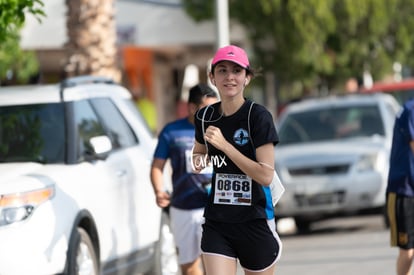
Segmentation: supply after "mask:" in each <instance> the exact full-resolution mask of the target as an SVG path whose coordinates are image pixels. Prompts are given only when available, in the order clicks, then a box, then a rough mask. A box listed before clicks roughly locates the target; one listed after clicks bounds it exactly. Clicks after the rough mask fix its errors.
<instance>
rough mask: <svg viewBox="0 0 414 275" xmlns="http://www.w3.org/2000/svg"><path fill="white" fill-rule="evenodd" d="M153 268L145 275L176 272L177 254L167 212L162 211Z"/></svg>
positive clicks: (173, 273)
mask: <svg viewBox="0 0 414 275" xmlns="http://www.w3.org/2000/svg"><path fill="white" fill-rule="evenodd" d="M155 252H156V256H155V261H154V265H153V268H152V270H151V271H150V272H148V273H145V275H160V274H161V275H175V274H177V272H178V262H177V254H176V250H175V244H174V238H173V235H172V233H171V228H170V219H169V215H168V213H167V211H162V216H161V228H160V238H159V241H158V243H157V247H156V249H155Z"/></svg>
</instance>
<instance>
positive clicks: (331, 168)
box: [288, 164, 349, 176]
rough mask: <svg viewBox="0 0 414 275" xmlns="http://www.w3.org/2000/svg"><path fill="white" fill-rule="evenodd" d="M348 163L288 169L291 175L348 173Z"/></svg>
mask: <svg viewBox="0 0 414 275" xmlns="http://www.w3.org/2000/svg"><path fill="white" fill-rule="evenodd" d="M348 170H349V165H348V164H338V165H325V166H317V167H302V168H290V169H288V171H289V174H290V175H291V176H306V175H335V174H346V173H348Z"/></svg>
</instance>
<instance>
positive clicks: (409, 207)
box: [387, 99, 414, 275]
mask: <svg viewBox="0 0 414 275" xmlns="http://www.w3.org/2000/svg"><path fill="white" fill-rule="evenodd" d="M387 213H388V219H389V222H390V235H391V239H390V240H391V246H393V247H399V254H398V258H397V275H408V274H411V273H412V262H413V260H414V99H411V100H408V101H407V102H406V103H405V104H404V106H403V109H402V111H401V112H400V113H399V115H398V116H397V118H396V120H395V125H394V135H393V141H392V148H391V157H390V170H389V174H388V187H387Z"/></svg>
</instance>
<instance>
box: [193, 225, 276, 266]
mask: <svg viewBox="0 0 414 275" xmlns="http://www.w3.org/2000/svg"><path fill="white" fill-rule="evenodd" d="M201 250H202V253H203V254H214V255H223V256H225V257H230V258H235V259H237V258H238V259H239V262H240V265H241V266H242V267H243V268H245V269H247V270H249V271H257V272H259V271H262V270H265V269H267V268H269V267H271V266H272V265H273V264H274V263H275V262H277V261H278V260H279V258H280V254H281V250H282V243H281V241H280V238H279V235H278V234H277V233H276V224H275V220H274V219H272V220H265V219H257V220H252V221H248V222H243V223H223V222H216V221H211V220H207V219H206V221H205V223H204V224H203V234H202V238H201Z"/></svg>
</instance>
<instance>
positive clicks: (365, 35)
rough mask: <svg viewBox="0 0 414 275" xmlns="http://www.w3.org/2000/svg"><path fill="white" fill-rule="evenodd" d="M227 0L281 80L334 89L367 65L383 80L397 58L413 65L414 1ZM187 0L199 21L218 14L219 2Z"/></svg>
mask: <svg viewBox="0 0 414 275" xmlns="http://www.w3.org/2000/svg"><path fill="white" fill-rule="evenodd" d="M228 1H229V10H230V17H231V18H232V19H233V20H237V21H238V22H239V23H240V24H242V25H243V26H244V27H245V29H246V30H247V34H248V36H249V38H250V42H251V44H252V50H253V53H254V54H255V55H254V57H255V60H254V61H255V62H256V63H257V64H260V65H261V66H262V67H263V69H264V70H266V71H272V72H274V73H275V75H276V77H277V79H278V80H279V81H280V82H281V83H292V82H295V81H300V82H302V83H308V85H309V86H312V85H313V86H315V85H316V84H320V83H321V82H322V83H324V84H326V85H327V86H328V87H330V88H334V87H335V86H338V85H340V84H343V82H344V81H345V79H347V78H349V77H360V76H362V74H363V72H364V71H365V70H367V71H369V72H370V73H371V74H372V75H373V77H374V79H381V78H382V77H384V76H385V75H386V74H391V73H392V64H393V63H394V62H400V63H401V64H403V65H404V66H407V67H412V66H413V65H414V64H413V63H414V57H412V54H411V53H412V52H413V45H414V43H413V42H414V36H412V35H410V34H411V33H412V32H413V30H414V17H413V16H410V15H411V14H413V12H414V1H411V0H324V1H320V0H306V1H303V0H255V1H237V0H228ZM183 2H184V5H185V8H186V10H187V12H188V13H189V14H190V15H191V16H193V18H194V19H196V20H198V21H200V20H205V19H211V18H212V17H213V16H214V1H202V0H184V1H183Z"/></svg>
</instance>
